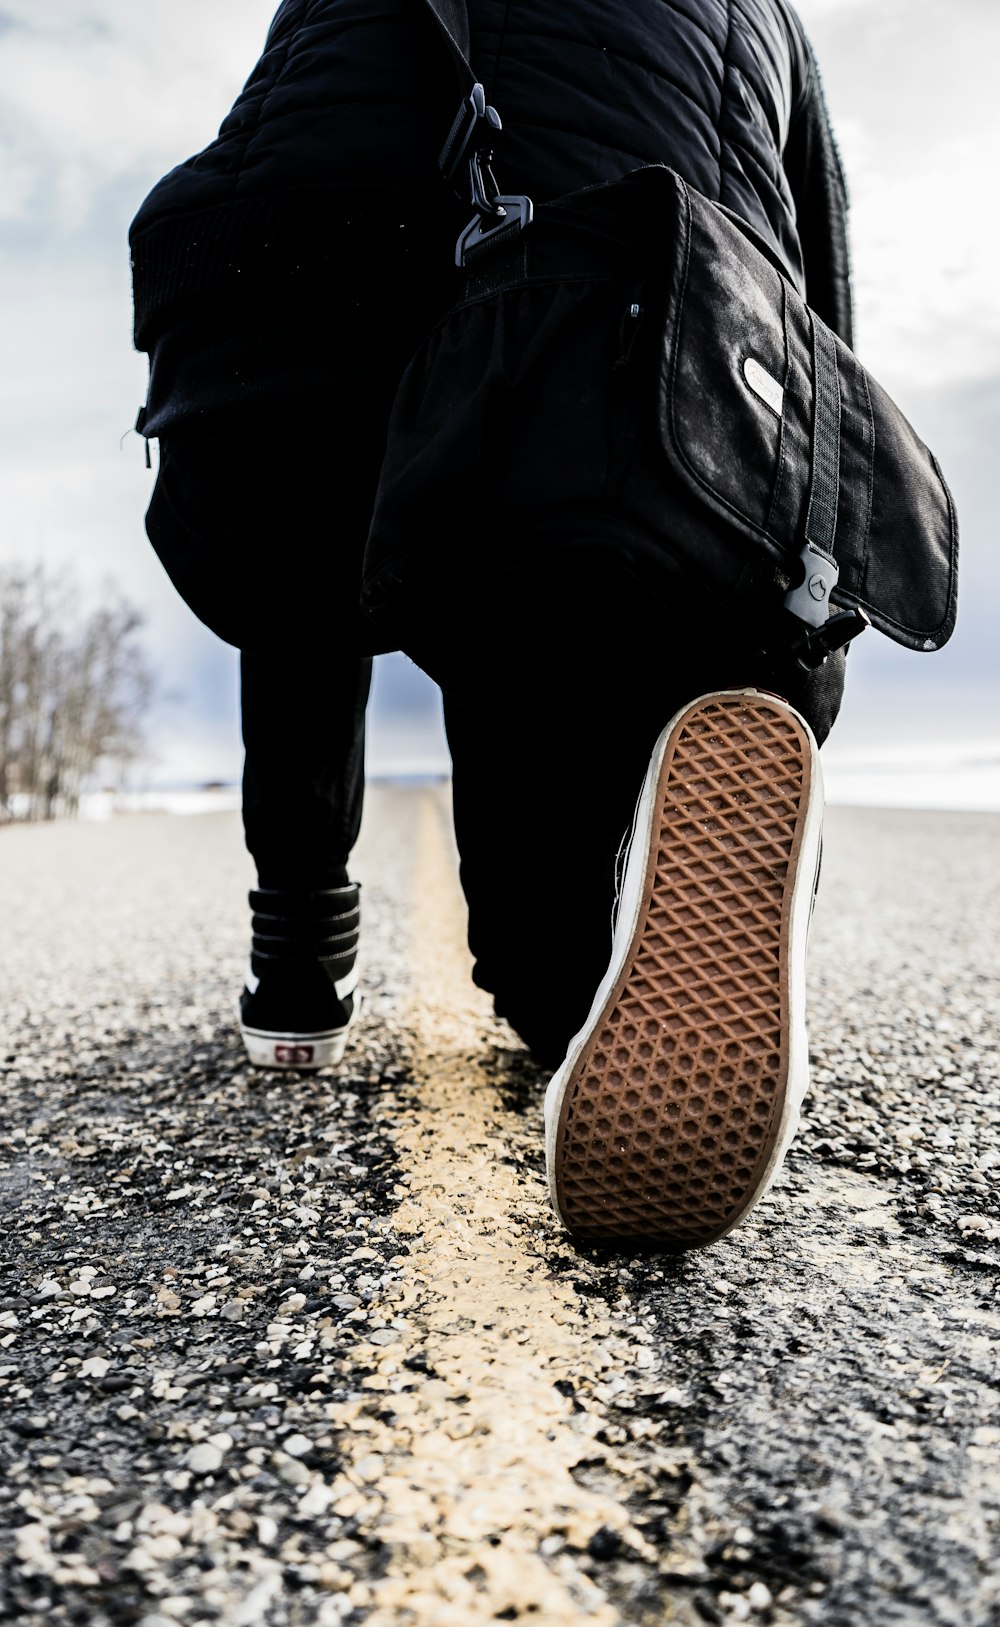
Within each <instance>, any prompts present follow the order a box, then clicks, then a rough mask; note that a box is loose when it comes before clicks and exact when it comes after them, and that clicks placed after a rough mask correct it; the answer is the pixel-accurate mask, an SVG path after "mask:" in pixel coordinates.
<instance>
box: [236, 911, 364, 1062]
mask: <svg viewBox="0 0 1000 1627" xmlns="http://www.w3.org/2000/svg"><path fill="white" fill-rule="evenodd" d="M360 893H361V889H360V887H359V886H358V885H357V883H356V882H355V883H351V884H350V885H349V886H347V887H334V888H330V889H328V890H326V891H323V892H284V891H278V890H272V889H266V888H262V889H255V890H254V891H253V892H251V894H250V908H251V909H252V910H253V920H252V923H251V924H252V930H253V941H252V945H251V950H250V964H249V966H248V968H247V974H246V983H245V986H244V989H243V993H242V994H241V995H240V1001H239V1020H240V1030H241V1032H242V1034H243V1043H244V1044H245V1046H246V1048H247V1055H248V1056H249V1058H250V1061H251V1062H252V1063H254V1064H255V1066H257V1067H260V1068H294V1069H298V1070H300V1071H316V1070H317V1069H319V1068H331V1067H336V1065H337V1064H338V1063H339V1062H340V1061H341V1059H342V1057H343V1055H344V1048H345V1046H346V1044H347V1034H348V1030H349V1028H350V1026H351V1024H352V1022H353V1021H354V1019H355V1017H356V1016H357V1013H358V1007H359V1004H360V996H359V994H358V992H357V983H358V974H357V955H358V928H359V920H360Z"/></svg>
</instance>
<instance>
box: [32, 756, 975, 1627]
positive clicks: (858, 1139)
mask: <svg viewBox="0 0 1000 1627" xmlns="http://www.w3.org/2000/svg"><path fill="white" fill-rule="evenodd" d="M998 837H1000V817H996V816H990V815H971V814H969V815H959V814H953V815H951V814H914V813H895V812H877V811H862V810H840V809H834V810H832V811H831V813H830V815H829V817H828V826H827V841H826V856H825V861H824V876H823V885H822V889H821V897H820V903H819V906H818V909H817V913H816V919H815V923H814V931H813V944H812V956H811V1041H812V1057H813V1081H814V1082H813V1090H812V1092H811V1095H810V1097H809V1099H808V1101H807V1106H806V1113H805V1119H804V1124H803V1128H802V1131H801V1133H800V1135H799V1137H798V1139H797V1141H796V1143H795V1145H794V1147H793V1149H792V1152H791V1154H790V1156H789V1160H788V1163H787V1165H786V1168H785V1171H784V1172H783V1175H782V1177H781V1179H780V1180H779V1183H778V1184H777V1185H776V1187H775V1188H774V1190H773V1191H772V1193H771V1194H770V1195H769V1197H768V1198H767V1199H766V1200H765V1201H764V1202H763V1203H761V1205H760V1206H759V1207H758V1209H757V1210H755V1211H754V1214H753V1215H752V1217H751V1218H750V1220H749V1221H748V1222H747V1223H746V1224H745V1225H744V1226H743V1227H742V1228H741V1229H740V1230H738V1231H737V1232H735V1233H734V1234H733V1235H732V1236H731V1237H729V1238H727V1239H725V1240H723V1241H722V1242H720V1243H718V1244H716V1245H714V1246H713V1247H711V1248H709V1249H706V1250H703V1251H700V1252H697V1253H692V1254H688V1255H684V1256H680V1257H667V1256H663V1255H660V1256H634V1257H629V1256H627V1255H622V1254H614V1253H610V1252H605V1251H601V1250H595V1249H587V1250H584V1251H580V1250H578V1249H576V1248H575V1247H574V1246H573V1245H572V1244H571V1242H570V1241H569V1240H568V1238H567V1237H566V1236H565V1234H563V1233H561V1232H560V1230H559V1229H558V1227H557V1226H556V1224H555V1222H554V1220H553V1218H552V1216H551V1214H550V1212H549V1209H548V1204H547V1199H546V1194H545V1184H544V1167H543V1158H542V1138H541V1106H542V1095H543V1092H544V1085H545V1077H544V1075H542V1074H541V1073H540V1072H539V1071H538V1070H537V1069H536V1068H535V1067H534V1066H533V1065H532V1064H531V1062H530V1061H529V1059H528V1058H527V1056H526V1054H525V1053H524V1051H523V1050H522V1049H521V1048H520V1046H519V1045H518V1043H517V1041H516V1039H515V1038H514V1036H513V1035H512V1034H511V1033H510V1031H509V1030H508V1029H506V1028H505V1027H504V1026H503V1025H502V1024H499V1023H497V1022H495V1021H494V1020H493V1019H492V1017H491V1016H490V1014H489V1012H488V1010H487V1009H486V1006H485V1004H484V1002H483V999H482V997H481V996H480V995H479V994H478V993H477V992H476V991H475V990H474V989H473V988H472V987H471V984H470V982H469V979H468V961H467V956H466V954H465V951H464V947H463V944H462V932H463V921H462V910H461V904H460V897H459V894H458V890H457V882H456V878H455V867H454V858H453V854H452V851H451V847H450V839H449V836H448V809H447V790H446V787H444V786H430V787H421V788H409V789H404V788H392V787H375V788H373V790H372V793H371V795H370V799H369V809H368V812H367V814H366V827H365V834H364V837H363V844H362V849H361V851H360V853H359V859H358V866H359V872H360V875H361V878H362V880H363V881H364V883H365V891H364V903H363V911H364V917H363V923H364V925H363V930H364V949H365V963H364V973H363V976H364V985H365V990H366V1009H365V1015H364V1021H363V1023H362V1024H361V1025H360V1026H359V1029H358V1032H357V1037H356V1039H355V1040H354V1042H353V1043H352V1045H351V1047H350V1049H349V1051H348V1056H347V1059H346V1062H345V1067H344V1070H343V1072H342V1074H341V1076H340V1077H339V1078H335V1077H332V1076H330V1077H328V1076H325V1075H320V1076H318V1077H307V1076H280V1075H276V1074H266V1073H257V1072H254V1071H253V1070H251V1069H250V1068H249V1067H248V1066H247V1064H246V1063H245V1060H244V1058H243V1055H242V1053H241V1050H240V1046H239V1041H238V1034H237V1031H236V1027H235V1023H234V1020H233V1000H234V996H235V994H236V992H237V990H238V987H239V982H240V977H241V973H242V969H243V964H244V957H245V954H246V949H247V938H246V933H247V916H246V910H245V904H244V897H243V895H244V893H245V890H246V888H247V887H248V886H249V884H250V879H251V878H250V872H249V868H248V864H247V861H246V859H245V857H244V855H243V853H242V850H241V843H240V833H239V826H238V821H237V820H236V819H235V818H233V817H232V816H229V815H211V816H203V817H197V818H178V817H174V818H170V817H158V816H145V817H140V816H135V817H133V818H129V819H120V820H117V821H112V822H109V823H106V824H100V825H98V824H95V825H57V826H50V827H32V828H12V829H7V830H4V831H2V832H0V896H2V898H3V900H4V913H5V924H6V937H5V948H4V954H3V962H4V984H5V990H4V1013H3V1034H2V1040H0V1069H2V1074H3V1080H2V1086H0V1115H2V1122H0V1202H2V1205H3V1222H4V1223H3V1248H2V1255H3V1258H2V1277H0V1419H2V1422H0V1453H2V1457H0V1531H2V1535H0V1556H2V1575H0V1614H4V1615H5V1616H6V1618H7V1619H21V1620H33V1619H36V1618H37V1619H41V1618H44V1619H46V1620H48V1621H51V1622H53V1623H81V1624H84V1623H86V1624H88V1627H89V1624H91V1623H93V1624H95V1627H105V1624H108V1627H118V1624H132V1623H136V1624H140V1627H169V1624H171V1623H185V1624H188V1627H200V1624H201V1623H210V1622H220V1623H232V1624H233V1627H254V1624H257V1623H261V1624H264V1627H285V1624H289V1627H297V1624H300V1623H301V1624H306V1623H308V1624H314V1623H316V1624H320V1627H327V1624H330V1627H336V1624H340V1623H346V1624H348V1627H353V1624H354V1623H358V1624H360V1623H370V1624H371V1627H409V1624H411V1623H412V1624H415V1627H476V1624H478V1623H485V1622H495V1621H528V1620H533V1621H535V1622H538V1623H539V1624H540V1627H549V1624H554V1627H559V1624H562V1623H576V1622H581V1623H591V1624H595V1627H647V1624H653V1623H661V1622H679V1623H685V1624H695V1623H701V1622H709V1623H730V1622H742V1621H751V1622H760V1623H777V1624H785V1623H817V1624H821V1627H857V1624H858V1623H869V1622H878V1623H879V1624H880V1627H881V1624H882V1623H901V1624H908V1623H925V1622H926V1623H943V1624H945V1623H946V1624H955V1627H977V1624H980V1623H982V1624H990V1623H995V1622H1000V1566H998V1522H1000V1408H998V1404H997V1400H998V1387H1000V1361H998V1356H997V1350H998V1331H1000V1303H998V1296H997V1283H998V1265H1000V1202H998V1184H997V1169H998V1164H1000V1138H998V1129H1000V957H998V953H997V951H998V936H1000V933H998V922H1000V847H998Z"/></svg>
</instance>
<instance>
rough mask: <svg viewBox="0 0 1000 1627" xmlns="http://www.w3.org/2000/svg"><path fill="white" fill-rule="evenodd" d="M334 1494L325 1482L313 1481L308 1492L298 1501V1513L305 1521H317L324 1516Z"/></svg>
mask: <svg viewBox="0 0 1000 1627" xmlns="http://www.w3.org/2000/svg"><path fill="white" fill-rule="evenodd" d="M333 1497H334V1494H333V1492H332V1491H331V1489H330V1487H329V1486H328V1485H327V1483H326V1481H325V1480H319V1479H317V1480H314V1481H313V1483H312V1485H311V1486H310V1487H309V1490H308V1491H307V1492H306V1493H305V1495H304V1496H303V1497H301V1498H300V1499H299V1506H298V1511H297V1512H298V1513H299V1514H300V1515H301V1516H302V1518H303V1519H305V1520H314V1519H317V1518H318V1517H319V1516H320V1515H321V1514H325V1513H326V1511H327V1509H328V1508H329V1507H330V1504H331V1503H332V1502H333Z"/></svg>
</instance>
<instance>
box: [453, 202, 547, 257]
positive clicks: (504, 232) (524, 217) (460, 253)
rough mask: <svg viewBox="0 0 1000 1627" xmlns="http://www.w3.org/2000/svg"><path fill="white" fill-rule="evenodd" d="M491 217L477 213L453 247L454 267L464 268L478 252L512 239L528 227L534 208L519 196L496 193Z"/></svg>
mask: <svg viewBox="0 0 1000 1627" xmlns="http://www.w3.org/2000/svg"><path fill="white" fill-rule="evenodd" d="M492 203H493V213H492V214H491V215H486V214H485V213H483V214H481V213H479V212H478V211H477V213H476V214H474V215H473V217H472V219H471V220H470V221H469V224H468V226H466V228H465V230H464V231H463V232H460V233H459V236H458V242H457V243H456V244H455V264H456V265H457V266H465V265H467V264H468V262H469V260H470V258H472V257H473V256H474V255H475V254H476V253H477V252H478V251H479V250H480V249H485V248H487V247H489V246H493V247H496V246H497V244H498V243H499V242H500V241H501V240H502V239H503V238H506V237H513V236H515V235H516V234H517V233H518V232H522V231H523V230H524V228H525V226H530V225H531V220H532V216H533V214H534V205H533V204H532V201H531V199H530V198H526V197H524V196H523V195H519V194H514V195H508V194H507V193H504V192H501V193H498V194H497V195H496V196H495V197H494V198H493V200H492Z"/></svg>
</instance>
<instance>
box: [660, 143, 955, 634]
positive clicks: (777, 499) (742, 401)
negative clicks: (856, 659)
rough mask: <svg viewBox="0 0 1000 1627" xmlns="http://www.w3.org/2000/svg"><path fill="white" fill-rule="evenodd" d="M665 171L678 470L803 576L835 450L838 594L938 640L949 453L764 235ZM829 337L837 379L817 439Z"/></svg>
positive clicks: (948, 610) (666, 445)
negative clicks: (820, 367) (933, 446)
mask: <svg viewBox="0 0 1000 1627" xmlns="http://www.w3.org/2000/svg"><path fill="white" fill-rule="evenodd" d="M668 173H670V174H671V178H672V182H673V186H674V191H675V202H676V217H677V246H676V253H675V254H674V256H673V260H672V263H671V266H670V268H669V272H668V283H667V289H666V309H665V313H664V322H663V344H662V352H661V356H660V368H659V382H658V395H659V400H658V407H659V412H658V419H659V426H660V439H661V445H662V448H663V451H664V453H665V455H666V457H667V459H668V461H669V463H670V465H671V467H672V468H673V470H674V471H675V473H677V474H678V475H679V476H680V477H681V478H682V479H683V480H684V481H685V482H686V483H687V484H688V485H689V486H690V487H691V488H692V489H693V490H694V492H695V493H696V494H697V495H698V496H699V497H700V499H701V500H702V501H703V502H704V503H705V504H706V505H707V506H708V507H709V508H710V509H711V510H712V511H713V512H714V513H715V514H716V515H717V516H718V517H719V518H720V519H721V520H723V521H725V522H728V525H729V526H730V527H732V528H735V530H736V532H737V533H739V534H740V535H742V536H743V537H744V538H745V539H746V540H748V541H750V542H752V543H753V544H754V545H755V547H756V548H757V549H763V550H764V552H765V553H766V554H767V555H769V556H770V557H771V558H772V559H773V560H775V562H777V563H778V564H779V565H781V566H783V567H785V568H786V569H787V570H789V571H792V570H794V569H795V568H796V564H797V561H798V556H799V553H800V550H801V548H802V545H803V543H804V541H805V538H806V520H807V515H808V514H809V505H810V494H811V491H812V488H813V482H814V474H813V471H814V467H815V465H816V460H817V457H822V458H825V459H826V463H827V472H828V474H829V469H830V467H831V464H832V467H833V469H834V472H835V476H837V477H838V478H837V479H836V483H835V486H834V490H835V493H836V494H837V507H836V514H835V529H832V530H831V536H833V538H834V540H833V548H832V551H833V553H834V555H835V557H836V559H837V563H838V566H839V568H840V573H841V575H840V582H839V584H838V586H837V588H836V589H835V590H834V593H833V595H832V597H833V599H834V601H835V603H837V604H839V605H845V606H857V607H859V608H861V609H863V610H864V611H865V612H866V613H867V614H868V615H869V616H870V618H871V620H872V622H873V624H874V625H875V626H876V627H878V628H879V629H880V630H881V631H882V632H884V633H886V634H888V636H889V637H890V638H892V639H894V640H895V641H896V642H897V643H900V644H904V645H906V646H908V647H909V648H911V649H918V650H929V649H939V648H940V647H941V645H942V644H944V643H945V642H946V641H947V639H948V638H949V637H950V635H951V632H952V630H953V627H954V622H955V608H956V556H957V543H958V530H957V522H956V517H955V510H954V505H953V503H952V500H951V495H950V493H949V491H948V488H947V486H946V485H945V482H944V479H943V477H942V475H941V471H940V469H939V467H938V464H937V462H936V460H935V459H934V457H933V456H932V454H931V453H930V452H929V451H928V450H927V448H926V447H925V446H924V444H923V442H922V441H921V440H920V438H919V437H918V436H917V435H916V433H915V432H914V430H913V429H912V427H911V426H910V424H909V423H908V422H907V420H906V419H905V418H904V417H903V414H902V413H901V412H900V411H899V409H898V407H896V405H895V404H894V402H893V401H892V400H891V399H890V397H889V396H888V395H887V394H886V392H885V391H884V390H882V389H881V387H880V386H879V385H878V384H876V382H875V381H874V379H872V378H871V376H870V375H869V374H868V373H867V372H866V371H865V369H864V368H863V367H862V366H861V364H860V363H859V362H858V360H857V358H856V357H855V356H854V354H853V352H852V351H851V350H849V349H848V347H847V346H846V345H844V344H843V343H842V342H841V341H840V340H839V339H837V338H836V337H835V335H833V334H832V333H831V331H830V330H829V329H828V328H826V327H825V325H824V324H823V323H821V322H820V319H819V318H818V317H817V316H815V314H814V313H813V312H812V311H810V310H809V308H808V306H807V305H806V304H805V302H804V300H803V299H802V298H801V297H800V296H799V294H798V293H797V292H796V290H795V289H794V287H793V286H792V285H791V283H790V281H789V280H788V278H787V276H785V275H783V274H782V271H781V270H780V269H779V267H778V264H777V263H776V260H775V259H774V258H773V257H772V256H771V255H770V253H769V251H768V250H767V248H766V245H764V244H763V243H761V242H760V240H759V239H757V237H756V234H755V233H753V232H752V231H751V229H750V228H749V227H746V228H745V227H744V226H743V224H742V223H741V222H739V221H737V220H736V219H735V218H734V217H732V216H731V215H730V214H729V212H728V211H726V210H723V209H720V208H719V207H718V206H717V205H715V204H713V203H711V202H710V201H709V200H708V199H707V198H704V197H702V195H701V194H700V193H698V192H695V191H694V190H693V189H692V188H690V187H688V186H687V184H686V183H685V182H684V181H683V179H682V178H681V177H680V176H678V175H675V174H673V172H668ZM817 330H819V332H818V333H817ZM817 339H819V340H822V350H823V354H824V355H825V356H828V357H829V358H830V360H831V369H830V379H831V388H833V389H834V410H833V412H832V414H831V413H830V412H829V411H825V412H821V414H820V424H821V430H820V436H816V434H815V426H816V421H817V414H816V387H815V376H816V375H815V364H814V350H815V349H816V348H817V344H816V341H817ZM834 359H835V366H834V365H833V362H834ZM834 373H835V374H836V380H835V381H833V374H834ZM821 389H822V386H821ZM837 395H839V401H837V400H836V397H837ZM826 404H827V403H826V402H825V400H824V398H823V397H822V396H821V405H826ZM830 423H833V424H834V426H835V427H834V431H833V434H834V440H833V444H832V445H831V444H829V443H828V436H829V425H830ZM837 425H839V437H838V436H837V429H836V426H837ZM821 437H826V438H827V439H826V440H825V441H824V444H821V445H816V444H814V442H817V441H819V440H820V438H821ZM814 540H815V539H814Z"/></svg>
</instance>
